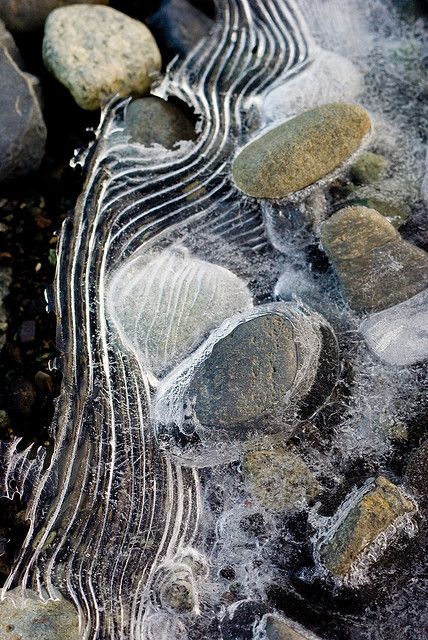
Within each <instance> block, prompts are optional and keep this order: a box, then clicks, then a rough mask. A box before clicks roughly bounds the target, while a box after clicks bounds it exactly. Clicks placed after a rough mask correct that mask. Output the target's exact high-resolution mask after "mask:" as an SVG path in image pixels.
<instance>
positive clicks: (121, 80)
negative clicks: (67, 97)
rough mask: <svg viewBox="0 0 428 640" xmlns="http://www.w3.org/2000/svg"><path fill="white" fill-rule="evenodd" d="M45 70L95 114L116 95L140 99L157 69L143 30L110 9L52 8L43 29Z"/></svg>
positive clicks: (156, 57)
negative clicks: (136, 96)
mask: <svg viewBox="0 0 428 640" xmlns="http://www.w3.org/2000/svg"><path fill="white" fill-rule="evenodd" d="M43 58H44V61H45V64H46V66H47V68H48V69H49V70H50V71H51V72H52V73H53V75H54V76H55V77H56V78H57V79H58V80H59V81H60V82H62V84H64V85H65V86H66V87H67V88H68V89H69V91H70V92H71V94H72V95H73V97H74V99H75V100H76V102H77V103H78V104H79V105H80V106H81V107H82V108H84V109H92V110H93V109H97V108H99V107H100V106H102V105H103V104H104V103H105V102H106V101H108V100H109V99H110V98H111V97H113V96H114V95H116V94H119V95H123V96H128V95H132V94H138V95H143V94H144V93H147V92H148V91H149V89H150V85H151V82H152V75H153V74H154V73H156V72H158V71H159V70H160V68H161V55H160V52H159V49H158V47H157V45H156V41H155V39H154V38H153V36H152V34H151V33H150V31H149V30H148V28H147V27H146V26H145V25H144V24H142V23H141V22H139V21H138V20H133V19H132V18H130V17H129V16H126V15H124V14H123V13H121V12H120V11H116V10H115V9H112V8H110V7H104V6H91V5H73V6H69V7H63V8H60V9H55V10H54V11H52V13H51V14H50V15H49V17H48V19H47V20H46V25H45V35H44V40H43Z"/></svg>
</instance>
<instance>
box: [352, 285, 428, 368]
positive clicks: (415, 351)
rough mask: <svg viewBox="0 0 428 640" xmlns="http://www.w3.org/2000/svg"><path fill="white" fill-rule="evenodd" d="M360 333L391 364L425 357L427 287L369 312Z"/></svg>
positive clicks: (427, 346) (427, 355) (427, 350)
mask: <svg viewBox="0 0 428 640" xmlns="http://www.w3.org/2000/svg"><path fill="white" fill-rule="evenodd" d="M360 333H361V334H362V336H363V337H364V339H365V341H366V343H367V345H368V346H369V348H370V349H371V350H372V352H373V353H374V354H375V355H376V356H377V357H378V358H380V360H382V362H384V363H386V364H388V365H391V366H409V365H412V364H416V363H417V362H423V361H425V360H427V359H428V289H424V291H421V293H417V294H416V295H415V296H412V297H411V298H409V299H408V300H405V301H404V302H401V303H400V304H397V305H394V306H393V307H389V308H388V309H385V310H384V311H379V312H378V313H373V314H371V315H369V316H368V317H367V318H365V320H363V322H362V323H361V325H360Z"/></svg>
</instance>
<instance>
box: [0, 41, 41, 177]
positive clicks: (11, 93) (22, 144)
mask: <svg viewBox="0 0 428 640" xmlns="http://www.w3.org/2000/svg"><path fill="white" fill-rule="evenodd" d="M0 77H1V79H2V91H1V96H0V181H5V180H9V179H12V178H17V177H18V176H20V175H23V174H25V173H28V172H29V171H33V170H34V169H37V168H38V167H39V165H40V163H41V161H42V158H43V155H44V152H45V143H46V127H45V123H44V120H43V115H42V111H41V108H40V104H39V100H38V97H37V94H36V90H35V89H36V87H37V80H36V78H34V77H33V76H30V75H29V74H27V73H23V72H22V71H21V70H20V69H19V67H18V66H17V64H16V62H15V61H14V60H13V59H12V56H11V54H10V52H9V51H8V50H7V49H5V48H4V47H3V48H2V47H0Z"/></svg>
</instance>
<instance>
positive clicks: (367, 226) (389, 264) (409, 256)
mask: <svg viewBox="0 0 428 640" xmlns="http://www.w3.org/2000/svg"><path fill="white" fill-rule="evenodd" d="M321 244H322V246H323V248H324V250H325V252H326V253H327V255H328V257H329V259H330V261H331V263H332V264H333V266H334V268H335V270H336V272H337V275H338V276H339V280H340V281H341V284H342V286H343V289H344V292H345V295H346V297H347V299H348V300H349V303H350V305H351V307H353V308H354V309H355V310H356V311H381V310H383V309H387V308H388V307H392V306H393V305H396V304H399V303H400V302H403V301H404V300H407V299H408V298H411V297H412V296H414V295H416V294H417V293H419V292H420V291H422V290H423V289H425V288H426V287H428V254H427V253H426V252H425V251H423V250H422V249H419V248H418V247H416V246H414V245H413V244H411V243H410V242H407V241H406V240H403V238H402V237H401V236H400V234H399V233H398V231H397V230H396V229H395V228H394V227H393V226H392V224H391V223H390V222H388V220H386V219H385V217H384V216H382V215H381V214H380V213H378V212H377V211H375V210H374V209H366V208H365V207H347V208H346V209H342V210H340V211H338V212H337V213H335V214H334V215H332V216H331V218H329V219H328V220H327V221H326V222H325V223H324V224H323V225H322V227H321Z"/></svg>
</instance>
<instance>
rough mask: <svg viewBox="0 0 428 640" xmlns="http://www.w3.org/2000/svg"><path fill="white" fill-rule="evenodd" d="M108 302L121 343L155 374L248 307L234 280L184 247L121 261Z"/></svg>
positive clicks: (244, 291) (240, 283)
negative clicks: (222, 323)
mask: <svg viewBox="0 0 428 640" xmlns="http://www.w3.org/2000/svg"><path fill="white" fill-rule="evenodd" d="M108 300H109V303H108V306H109V310H110V314H111V316H112V317H113V318H114V319H115V321H116V323H117V325H118V327H119V331H120V334H121V337H122V340H123V341H124V342H125V343H126V344H127V345H128V346H129V347H131V348H132V350H134V351H135V352H136V353H137V355H138V357H139V358H140V359H141V361H142V362H143V363H144V364H145V365H146V366H147V367H148V368H149V369H150V370H151V371H152V372H153V373H154V374H155V375H161V374H162V373H163V372H165V370H167V369H169V368H171V367H172V365H173V363H174V362H175V361H176V360H177V359H179V358H183V357H184V356H186V355H188V354H189V352H190V351H191V350H192V349H193V348H195V347H196V346H198V343H199V342H200V341H201V340H202V338H203V337H204V336H205V335H206V334H207V333H208V332H209V331H210V330H211V329H214V327H216V326H217V325H219V324H221V322H222V321H223V320H224V319H225V318H227V317H228V316H231V315H233V314H234V313H236V312H238V311H244V310H247V309H249V308H251V307H252V298H251V294H250V292H249V290H248V288H247V286H246V284H245V283H244V282H243V281H242V280H241V279H240V278H238V277H237V276H236V275H235V274H233V273H232V272H231V271H229V270H228V269H225V268H224V267H220V266H218V265H216V264H212V263H210V262H206V261H204V260H200V259H199V258H195V257H193V256H191V254H190V253H189V252H188V250H187V249H184V248H174V249H166V250H164V251H162V252H160V253H158V254H156V255H154V256H152V258H149V259H148V258H147V256H146V255H144V256H137V257H134V258H132V259H131V260H130V261H129V262H126V263H125V264H124V266H123V267H122V268H121V269H120V270H119V272H118V273H117V274H116V275H115V277H114V279H113V281H112V283H111V285H110V288H109V296H108Z"/></svg>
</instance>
